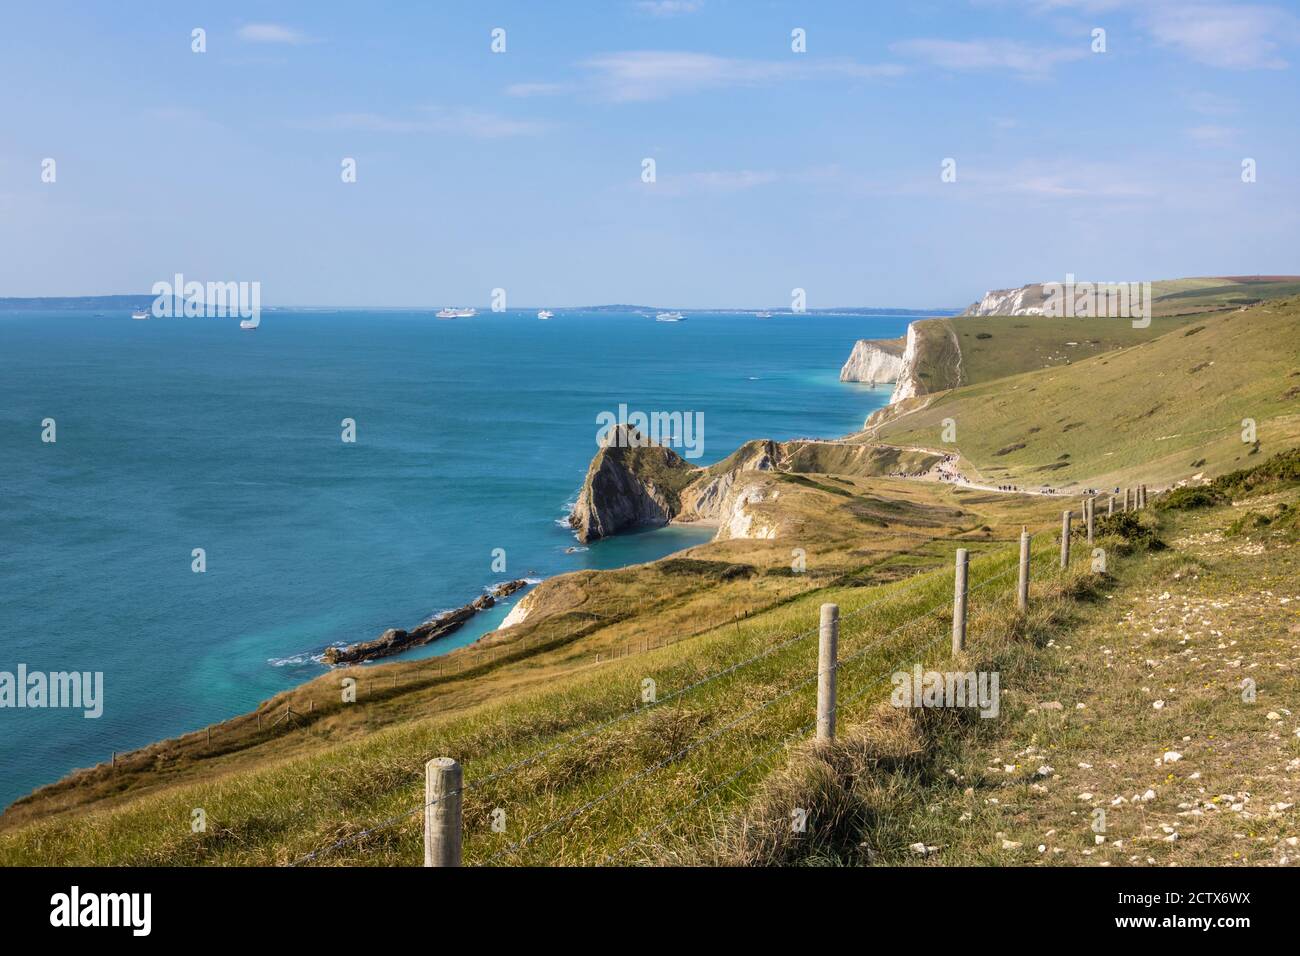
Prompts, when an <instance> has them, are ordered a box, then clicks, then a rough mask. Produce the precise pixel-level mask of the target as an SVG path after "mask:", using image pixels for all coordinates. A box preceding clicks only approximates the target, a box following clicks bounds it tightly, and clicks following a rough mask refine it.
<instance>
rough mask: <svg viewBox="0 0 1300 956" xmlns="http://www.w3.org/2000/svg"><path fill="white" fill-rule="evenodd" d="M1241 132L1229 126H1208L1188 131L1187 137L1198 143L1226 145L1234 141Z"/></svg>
mask: <svg viewBox="0 0 1300 956" xmlns="http://www.w3.org/2000/svg"><path fill="white" fill-rule="evenodd" d="M1238 132H1239V131H1238V130H1235V129H1233V128H1231V127H1229V126H1214V125H1212V124H1206V125H1203V126H1193V127H1192V128H1191V129H1189V130H1188V131H1187V135H1188V136H1190V137H1191V138H1192V139H1194V140H1196V141H1197V142H1198V143H1226V142H1228V141H1230V140H1232V139H1234V138H1235V137H1236V135H1237V133H1238Z"/></svg>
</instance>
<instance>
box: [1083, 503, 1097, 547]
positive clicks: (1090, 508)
mask: <svg viewBox="0 0 1300 956" xmlns="http://www.w3.org/2000/svg"><path fill="white" fill-rule="evenodd" d="M1096 506H1097V499H1096V498H1085V499H1084V500H1083V509H1084V512H1085V513H1086V514H1087V517H1088V546H1089V547H1092V526H1093V511H1094V510H1095V509H1096Z"/></svg>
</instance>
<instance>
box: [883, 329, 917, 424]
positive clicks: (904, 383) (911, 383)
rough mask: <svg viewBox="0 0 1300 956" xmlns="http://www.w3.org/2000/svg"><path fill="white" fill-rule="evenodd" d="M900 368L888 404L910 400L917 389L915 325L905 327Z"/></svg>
mask: <svg viewBox="0 0 1300 956" xmlns="http://www.w3.org/2000/svg"><path fill="white" fill-rule="evenodd" d="M901 364H902V368H900V369H899V372H898V378H897V384H896V385H895V386H894V393H893V394H892V395H890V396H889V404H891V405H893V404H895V403H896V402H901V401H902V400H903V399H905V398H912V397H913V396H914V395H916V393H917V391H918V389H919V385H920V383H919V381H918V380H917V377H916V323H915V322H912V323H909V324H908V326H907V345H906V347H905V348H904V349H903V357H902V359H901Z"/></svg>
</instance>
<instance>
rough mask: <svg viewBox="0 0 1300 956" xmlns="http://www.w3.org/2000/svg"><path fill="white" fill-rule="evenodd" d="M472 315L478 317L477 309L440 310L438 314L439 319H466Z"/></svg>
mask: <svg viewBox="0 0 1300 956" xmlns="http://www.w3.org/2000/svg"><path fill="white" fill-rule="evenodd" d="M472 315H478V309H452V308H447V309H442V310H441V311H439V312H438V318H440V319H468V318H469V317H470V316H472Z"/></svg>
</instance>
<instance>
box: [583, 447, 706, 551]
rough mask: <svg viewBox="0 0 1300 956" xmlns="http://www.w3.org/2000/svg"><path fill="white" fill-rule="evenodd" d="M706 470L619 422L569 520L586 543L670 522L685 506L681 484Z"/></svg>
mask: <svg viewBox="0 0 1300 956" xmlns="http://www.w3.org/2000/svg"><path fill="white" fill-rule="evenodd" d="M703 470H704V469H702V468H697V467H696V466H695V465H692V464H689V463H688V462H687V461H686V460H685V459H684V458H682V457H681V456H680V455H678V454H677V453H676V452H674V451H673V450H672V449H671V448H663V447H661V446H659V445H652V444H650V442H649V439H647V438H646V437H645V436H643V435H642V434H641V433H640V432H638V431H637V430H636V429H635V428H632V427H631V426H630V425H618V426H616V427H614V428H611V429H610V430H609V432H608V433H607V435H606V436H605V439H604V442H603V443H602V447H601V449H600V451H598V452H597V453H596V457H595V458H593V459H592V460H591V465H590V467H588V469H587V477H586V479H585V480H584V481H583V483H582V491H581V492H580V493H579V495H578V502H577V504H576V506H575V507H574V509H573V512H572V514H570V515H569V524H570V525H572V526H573V529H574V531H576V532H577V534H578V540H579V541H584V542H585V541H594V540H596V539H597V538H604V537H607V536H609V535H611V534H616V533H618V532H619V531H625V530H628V529H631V528H636V527H644V526H654V525H662V524H667V523H668V522H669V521H670V520H672V518H673V517H675V516H676V515H677V513H678V512H679V511H680V510H681V498H680V495H681V491H682V489H683V488H685V487H686V486H687V485H688V484H690V483H691V481H693V480H694V479H695V478H696V477H697V475H698V474H699V473H700V472H702V471H703Z"/></svg>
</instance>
